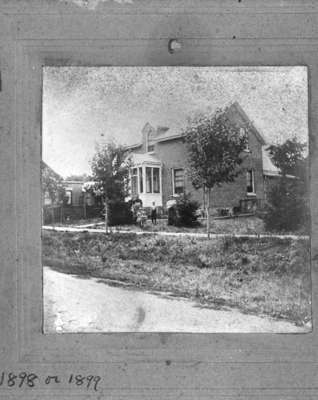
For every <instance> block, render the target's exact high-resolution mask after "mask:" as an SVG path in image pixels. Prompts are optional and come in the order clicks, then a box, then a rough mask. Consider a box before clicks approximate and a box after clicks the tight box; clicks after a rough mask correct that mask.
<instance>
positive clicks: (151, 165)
mask: <svg viewBox="0 0 318 400" xmlns="http://www.w3.org/2000/svg"><path fill="white" fill-rule="evenodd" d="M131 163H132V168H131V169H130V198H131V199H137V198H138V199H140V200H141V201H142V205H143V207H146V208H147V207H152V206H153V205H155V206H156V207H162V205H163V204H162V163H161V161H160V160H159V159H157V158H156V157H154V156H153V155H152V154H149V153H146V154H133V155H132V156H131Z"/></svg>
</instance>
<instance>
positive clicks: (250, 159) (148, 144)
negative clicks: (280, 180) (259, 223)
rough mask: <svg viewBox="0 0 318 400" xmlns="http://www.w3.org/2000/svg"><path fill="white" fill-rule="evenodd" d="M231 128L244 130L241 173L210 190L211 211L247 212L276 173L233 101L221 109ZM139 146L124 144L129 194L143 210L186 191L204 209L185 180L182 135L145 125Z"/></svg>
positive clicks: (199, 194) (261, 142) (261, 140)
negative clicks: (127, 154) (128, 160)
mask: <svg viewBox="0 0 318 400" xmlns="http://www.w3.org/2000/svg"><path fill="white" fill-rule="evenodd" d="M224 112H226V113H227V116H228V118H229V119H230V121H231V122H233V124H236V125H237V126H242V129H244V128H243V127H246V126H247V125H248V126H249V129H248V133H247V134H248V146H247V148H246V150H245V151H244V162H243V168H242V169H243V172H242V173H241V174H240V175H239V176H238V177H237V178H236V180H235V181H234V182H232V183H228V184H223V185H222V186H221V187H216V188H214V189H213V191H212V205H213V207H214V208H224V207H228V208H233V207H241V209H242V210H243V211H248V209H250V208H251V207H254V208H255V206H258V207H259V206H260V205H261V204H262V203H263V201H264V199H265V198H266V191H267V190H268V185H269V184H270V182H271V181H272V179H274V178H275V177H277V176H278V175H279V171H278V169H277V168H276V167H275V166H274V164H273V163H272V161H271V159H270V157H269V155H268V154H267V152H266V147H267V145H266V142H265V139H264V137H263V136H262V135H261V133H260V132H259V131H258V130H257V129H256V127H255V126H254V125H253V123H252V122H251V120H250V119H249V118H248V116H247V115H246V113H245V112H244V111H243V109H242V108H241V107H240V105H239V104H238V103H237V102H235V103H233V104H232V105H231V106H229V107H228V108H226V110H225V111H224ZM141 139H142V140H141V142H140V143H138V144H136V145H133V146H129V150H130V157H131V161H132V164H133V167H132V169H131V196H132V197H139V198H140V199H141V200H142V202H143V205H144V207H151V206H152V204H153V202H155V204H156V206H158V207H163V208H166V206H167V202H168V201H169V200H172V199H174V198H176V197H177V196H179V195H181V194H183V193H188V194H191V196H192V198H193V199H195V200H197V201H199V203H200V204H201V205H202V207H204V206H205V194H204V193H203V190H202V189H200V190H196V189H195V188H194V187H193V186H192V184H191V181H190V179H189V177H188V176H187V150H186V144H185V141H184V137H183V136H182V134H181V133H180V132H173V131H171V130H170V129H169V128H168V127H162V126H159V127H157V128H154V127H153V126H152V125H151V124H150V123H146V124H145V126H144V128H143V129H142V135H141Z"/></svg>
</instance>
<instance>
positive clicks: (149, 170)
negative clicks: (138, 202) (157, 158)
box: [146, 167, 152, 193]
mask: <svg viewBox="0 0 318 400" xmlns="http://www.w3.org/2000/svg"><path fill="white" fill-rule="evenodd" d="M146 192H147V193H152V168H151V167H146Z"/></svg>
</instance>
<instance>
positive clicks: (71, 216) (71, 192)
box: [41, 161, 104, 224]
mask: <svg viewBox="0 0 318 400" xmlns="http://www.w3.org/2000/svg"><path fill="white" fill-rule="evenodd" d="M41 173H42V209H43V211H42V215H43V217H42V218H43V223H45V224H49V223H55V222H64V221H74V220H79V219H86V218H93V217H99V216H101V215H102V211H103V207H104V206H103V201H102V196H100V195H96V193H95V192H93V191H91V190H88V189H89V187H90V186H92V184H93V183H94V182H84V181H77V180H65V179H63V177H62V176H61V175H59V174H58V173H56V172H55V171H54V170H53V169H52V168H51V167H49V166H48V165H47V164H46V163H45V162H44V161H42V162H41Z"/></svg>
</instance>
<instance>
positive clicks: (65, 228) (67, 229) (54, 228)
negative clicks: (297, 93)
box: [42, 225, 309, 240]
mask: <svg viewBox="0 0 318 400" xmlns="http://www.w3.org/2000/svg"><path fill="white" fill-rule="evenodd" d="M42 229H45V230H51V231H59V232H91V233H101V232H103V230H101V229H98V228H83V227H80V228H79V227H77V228H75V227H68V226H51V225H44V226H42ZM110 232H113V233H136V235H147V234H148V235H149V234H152V235H161V236H192V237H202V238H206V237H207V235H206V233H198V232H164V231H125V230H117V229H114V230H112V228H110ZM233 236H235V237H242V238H278V239H294V240H300V239H309V236H307V235H276V234H272V235H270V234H263V233H261V234H258V235H256V234H233V233H211V234H210V238H211V239H212V238H218V237H233Z"/></svg>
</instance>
